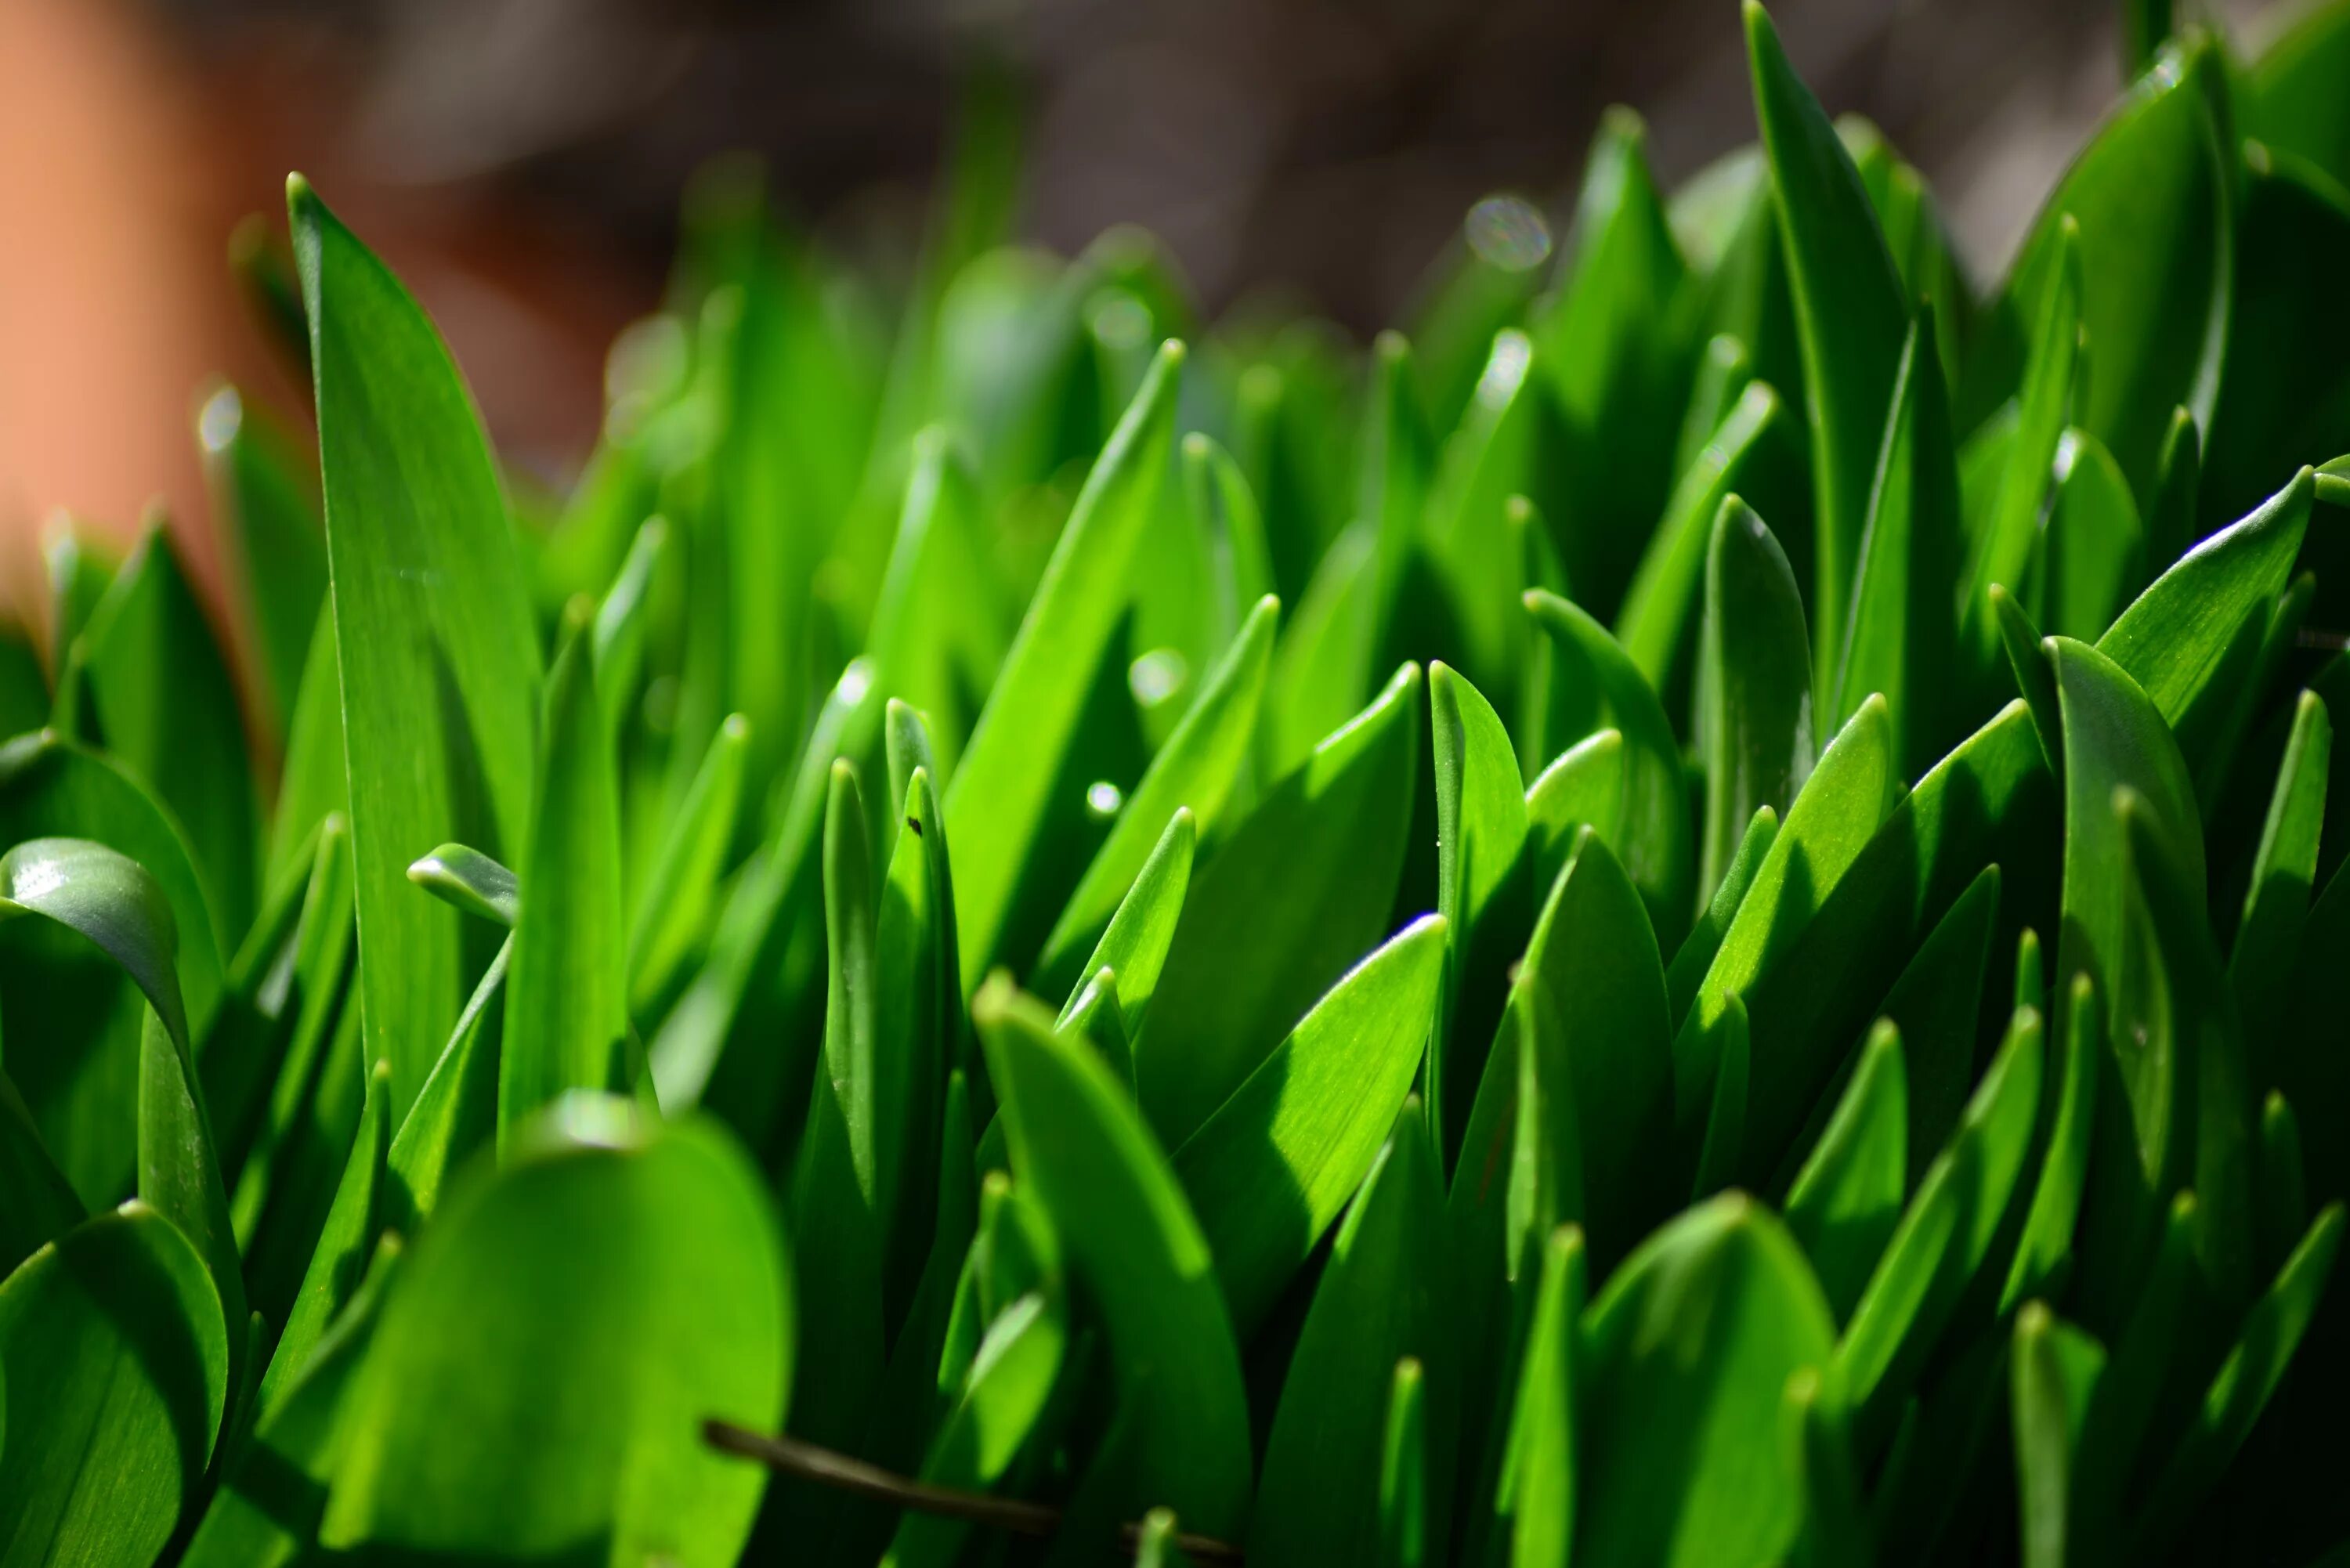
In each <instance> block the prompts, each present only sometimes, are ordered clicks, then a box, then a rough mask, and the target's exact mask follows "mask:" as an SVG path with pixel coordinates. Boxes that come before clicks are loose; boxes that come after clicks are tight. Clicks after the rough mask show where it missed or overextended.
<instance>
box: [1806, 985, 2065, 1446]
mask: <svg viewBox="0 0 2350 1568" xmlns="http://www.w3.org/2000/svg"><path fill="white" fill-rule="evenodd" d="M2042 1036H2043V1029H2042V1026H2041V1022H2040V1015H2039V1014H2038V1013H2036V1012H2031V1011H2030V1010H2028V1009H2026V1010H2019V1011H2018V1012H2016V1014H2015V1017H2014V1019H2013V1021H2012V1023H2010V1024H2009V1026H2008V1032H2007V1040H2006V1042H2005V1043H2004V1044H2002V1046H2001V1047H2000V1052H1999V1054H1998V1055H1997V1056H1995V1057H1993V1058H1992V1060H1991V1068H1990V1070H1989V1071H1988V1072H1986V1073H1985V1074H1984V1075H1983V1081H1982V1083H1981V1085H1979V1086H1978V1087H1977V1088H1976V1090H1975V1094H1974V1097H1973V1099H1971V1100H1970V1101H1969V1102H1968V1105H1967V1109H1966V1114H1965V1116H1963V1117H1962V1118H1961V1119H1960V1123H1959V1130H1958V1133H1957V1135H1956V1136H1955V1137H1953V1138H1952V1139H1951V1140H1950V1143H1949V1144H1948V1145H1947V1146H1946V1147H1944V1148H1943V1150H1942V1152H1941V1153H1940V1154H1939V1155H1938V1156H1936V1157H1935V1159H1934V1163H1933V1164H1932V1165H1930V1166H1929V1167H1928V1168H1927V1170H1926V1175H1925V1178H1924V1179H1923V1180H1921V1181H1920V1182H1919V1183H1918V1190H1917V1193H1916V1195H1915V1196H1914V1197H1912V1198H1911V1199H1910V1200H1909V1207H1908V1209H1907V1210H1905V1211H1904V1212H1903V1214H1902V1216H1901V1223H1900V1225H1899V1227H1898V1228H1897V1229H1896V1230H1895V1231H1894V1233H1893V1239H1892V1240H1891V1241H1889V1242H1887V1245H1886V1249H1885V1253H1884V1256H1883V1257H1882V1258H1880V1259H1879V1260H1878V1262H1877V1269H1876V1272H1874V1273H1872V1274H1871V1275H1870V1276H1869V1281H1868V1284H1867V1286H1866V1289H1864V1290H1863V1291H1862V1293H1861V1297H1860V1301H1859V1303H1858V1304H1857V1305H1856V1306H1855V1307H1854V1308H1853V1314H1852V1321H1851V1322H1850V1323H1849V1324H1846V1328H1845V1332H1844V1338H1843V1341H1842V1342H1841V1343H1840V1344H1839V1345H1837V1347H1836V1367H1837V1370H1838V1372H1839V1374H1840V1375H1841V1376H1843V1377H1844V1378H1845V1379H1846V1391H1847V1397H1849V1398H1850V1399H1851V1401H1852V1404H1853V1408H1854V1410H1855V1412H1856V1415H1857V1416H1858V1417H1859V1427H1860V1430H1861V1434H1862V1436H1863V1438H1864V1440H1874V1439H1875V1438H1881V1437H1882V1436H1883V1435H1884V1434H1886V1433H1888V1432H1890V1431H1891V1429H1892V1427H1893V1417H1894V1416H1895V1414H1896V1413H1898V1410H1899V1408H1900V1402H1901V1400H1902V1399H1904V1398H1905V1397H1908V1394H1909V1392H1910V1390H1911V1388H1912V1386H1914V1385H1915V1384H1916V1382H1917V1380H1918V1376H1919V1374H1920V1372H1921V1371H1922V1370H1923V1369H1924V1367H1925V1366H1927V1364H1928V1361H1929V1357H1931V1356H1932V1355H1933V1354H1934V1352H1935V1350H1936V1348H1937V1346H1938V1345H1939V1343H1940V1341H1941V1339H1942V1337H1943V1335H1944V1333H1945V1331H1946V1330H1947V1329H1948V1328H1949V1327H1950V1322H1951V1319H1952V1316H1953V1314H1955V1313H1956V1311H1957V1309H1958V1307H1959V1303H1960V1298H1961V1297H1962V1296H1964V1295H1965V1294H1966V1293H1967V1290H1968V1287H1969V1285H1970V1283H1971V1282H1972V1281H1973V1279H1974V1277H1975V1275H1976V1273H1977V1272H1980V1270H1981V1268H1982V1266H1983V1264H1984V1263H1985V1262H1986V1261H1988V1260H1989V1257H1990V1254H1991V1248H1992V1243H1993V1241H1995V1240H1996V1239H1997V1237H1998V1235H1999V1232H2000V1230H2001V1226H2002V1222H2003V1221H2004V1220H2005V1219H2006V1216H2007V1212H2008V1210H2009V1208H2010V1206H2011V1205H2012V1202H2013V1200H2014V1197H2015V1192H2016V1189H2017V1187H2018V1185H2019V1184H2020V1181H2021V1179H2022V1172H2023V1164H2024V1160H2025V1158H2026V1157H2027V1156H2028V1155H2029V1154H2030V1153H2031V1151H2032V1144H2033V1124H2034V1118H2035V1117H2036V1116H2037V1115H2038V1113H2039V1106H2040V1091H2041V1084H2042V1080H2043V1077H2044V1075H2045V1073H2046V1055H2047V1052H2046V1047H2045V1044H2044V1043H2043V1038H2042Z"/></svg>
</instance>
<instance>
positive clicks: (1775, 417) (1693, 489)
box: [1535, 381, 1794, 691]
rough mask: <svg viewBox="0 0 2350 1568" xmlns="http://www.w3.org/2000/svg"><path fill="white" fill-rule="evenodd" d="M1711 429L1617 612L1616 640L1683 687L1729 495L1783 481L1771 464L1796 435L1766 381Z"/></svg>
mask: <svg viewBox="0 0 2350 1568" xmlns="http://www.w3.org/2000/svg"><path fill="white" fill-rule="evenodd" d="M1708 435H1709V437H1710V438H1711V439H1709V440H1708V441H1706V442H1705V444H1704V446H1703V447H1701V448H1700V450H1699V452H1698V453H1697V455H1696V457H1695V458H1694V459H1693V460H1692V461H1691V462H1690V466H1689V467H1688V468H1686V469H1685V470H1683V471H1682V473H1681V476H1680V478H1679V481H1678V482H1677V483H1675V484H1674V486H1673V493H1672V497H1671V499H1670V500H1669V501H1668V502H1667V503H1666V504H1665V512H1664V517H1663V520H1662V521H1660V522H1659V523H1658V524H1657V528H1656V532H1655V534H1653V535H1650V537H1649V540H1648V553H1647V554H1646V555H1644V556H1641V557H1640V565H1639V569H1638V571H1636V572H1634V573H1633V575H1632V581H1631V584H1630V586H1629V587H1627V588H1626V589H1625V592H1624V607H1623V608H1622V609H1620V610H1618V611H1617V615H1616V640H1617V641H1618V642H1620V643H1622V644H1623V645H1624V651H1625V652H1626V653H1627V654H1628V655H1629V656H1630V657H1631V659H1632V662H1633V663H1634V664H1635V665H1637V666H1638V667H1639V670H1640V673H1641V674H1642V675H1644V676H1646V677H1647V678H1648V684H1649V685H1650V686H1652V687H1654V688H1656V689H1657V690H1658V691H1674V690H1677V689H1678V688H1679V684H1680V672H1681V671H1683V670H1686V668H1687V666H1688V664H1689V662H1690V657H1691V653H1692V645H1691V639H1690V627H1691V622H1692V620H1693V618H1695V617H1696V615H1697V613H1698V611H1699V608H1700V605H1701V604H1702V603H1703V600H1704V595H1705V556H1706V547H1707V544H1708V542H1709V541H1710V540H1711V537H1712V528H1713V520H1714V518H1715V516H1716V515H1717V514H1719V513H1720V512H1721V504H1722V503H1723V501H1724V500H1726V499H1727V498H1728V497H1729V496H1730V495H1731V493H1733V492H1740V491H1752V493H1756V494H1762V493H1764V492H1766V491H1773V490H1777V489H1781V488H1783V486H1781V485H1776V484H1773V483H1770V476H1769V472H1767V471H1772V470H1774V469H1775V468H1777V467H1783V466H1785V460H1786V459H1787V457H1788V456H1789V455H1790V453H1789V452H1788V451H1787V450H1786V449H1790V448H1792V446H1793V445H1794V432H1793V431H1792V429H1791V423H1790V418H1789V415H1788V413H1787V410H1786V409H1785V408H1784V406H1783V405H1782V404H1781V402H1780V401H1779V394H1778V393H1776V392H1774V391H1773V390H1772V389H1770V388H1769V387H1768V386H1766V385H1764V384H1763V383H1762V382H1760V381H1756V382H1752V383H1750V384H1749V385H1748V386H1747V388H1746V389H1745V390H1744V391H1742V392H1741V393H1740V394H1739V395H1738V400H1737V402H1735V403H1733V404H1731V408H1730V410H1729V411H1728V412H1727V413H1725V414H1723V415H1722V417H1721V424H1720V426H1719V427H1717V428H1716V429H1714V430H1712V431H1709V432H1708ZM1757 480H1760V481H1762V482H1763V483H1762V484H1761V485H1760V486H1759V487H1758V486H1757V485H1756V484H1755V483H1753V482H1755V481H1757ZM1535 586H1536V587H1550V586H1551V585H1549V584H1536V585H1535Z"/></svg>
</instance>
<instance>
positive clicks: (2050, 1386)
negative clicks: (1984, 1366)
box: [2008, 1301, 2106, 1568]
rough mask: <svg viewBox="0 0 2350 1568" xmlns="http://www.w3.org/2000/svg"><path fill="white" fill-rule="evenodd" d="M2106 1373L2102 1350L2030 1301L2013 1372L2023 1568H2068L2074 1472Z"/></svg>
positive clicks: (2020, 1322) (2019, 1317) (2018, 1326)
mask: <svg viewBox="0 0 2350 1568" xmlns="http://www.w3.org/2000/svg"><path fill="white" fill-rule="evenodd" d="M2105 1369H2106V1352H2105V1347H2104V1346H2103V1345H2099V1344H2098V1343H2097V1342H2096V1341H2095V1339H2092V1338H2091V1337H2089V1335H2087V1334H2084V1333H2083V1332H2081V1331H2080V1330H2079V1329H2077V1328H2074V1327H2073V1326H2072V1325H2071V1324H2067V1323H2064V1322H2062V1321H2060V1320H2059V1319H2058V1318H2057V1317H2056V1315H2055V1314H2053V1313H2051V1312H2050V1311H2049V1310H2048V1308H2047V1305H2046V1304H2045V1303H2041V1302H2036V1301H2035V1302H2028V1303H2025V1304H2024V1307H2023V1310H2022V1312H2020V1313H2018V1314H2016V1318H2015V1348H2014V1350H2013V1352H2012V1355H2010V1357H2009V1360H2008V1372H2009V1376H2012V1378H2013V1379H2014V1387H2013V1391H2012V1394H2011V1396H2010V1400H2011V1403H2012V1407H2013V1409H2014V1413H2015V1476H2016V1493H2017V1499H2018V1503H2019V1508H2020V1511H2021V1512H2022V1521H2021V1524H2022V1532H2023V1543H2022V1544H2023V1568H2064V1564H2065V1563H2067V1562H2068V1561H2071V1560H2073V1559H2072V1556H2071V1552H2070V1549H2069V1547H2068V1542H2070V1541H2071V1540H2072V1539H2073V1522H2074V1521H2073V1518H2072V1511H2071V1506H2070V1505H2071V1501H2072V1497H2071V1494H2072V1478H2073V1467H2074V1457H2075V1455H2076V1454H2077V1453H2078V1452H2079V1449H2080V1446H2081V1428H2082V1426H2083V1424H2084V1422H2085V1420H2086V1419H2087V1417H2088V1411H2089V1402H2090V1400H2091V1399H2092V1398H2093V1397H2095V1390H2096V1386H2097V1381H2098V1379H2099V1378H2100V1377H2101V1376H2103V1375H2104V1373H2105ZM2082 1549H2083V1550H2086V1549H2087V1542H2083V1547H2082Z"/></svg>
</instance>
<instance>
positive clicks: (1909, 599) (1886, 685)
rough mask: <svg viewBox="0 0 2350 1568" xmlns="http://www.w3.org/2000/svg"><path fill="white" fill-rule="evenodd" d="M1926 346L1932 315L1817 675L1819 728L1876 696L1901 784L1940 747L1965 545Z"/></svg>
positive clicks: (1890, 411) (1919, 335)
mask: <svg viewBox="0 0 2350 1568" xmlns="http://www.w3.org/2000/svg"><path fill="white" fill-rule="evenodd" d="M1937 342H1938V339H1937V338H1936V337H1935V334H1934V326H1933V317H1931V316H1930V315H1929V314H1926V313H1923V312H1921V313H1920V314H1919V315H1918V320H1917V323H1916V325H1914V326H1913V327H1911V328H1910V331H1909V336H1908V338H1907V339H1906V340H1905V342H1904V345H1903V348H1902V350H1901V363H1900V367H1899V369H1898V372H1897V373H1896V375H1895V377H1894V380H1893V398H1892V401H1891V403H1890V404H1889V405H1888V406H1887V413H1886V420H1885V436H1884V441H1883V442H1882V444H1881V445H1880V446H1879V447H1878V449H1877V469H1876V477H1875V479H1874V481H1873V482H1872V483H1871V484H1870V485H1869V490H1868V508H1867V511H1866V514H1865V517H1866V521H1865V522H1864V523H1863V524H1862V526H1861V532H1860V541H1859V548H1858V554H1857V555H1856V557H1855V558H1854V563H1853V579H1852V610H1851V613H1850V614H1849V615H1848V616H1846V618H1845V634H1844V643H1843V645H1842V647H1840V648H1839V649H1837V650H1836V652H1835V663H1834V664H1832V665H1826V666H1823V667H1822V668H1821V670H1820V675H1821V678H1822V683H1823V686H1824V688H1825V691H1826V693H1827V697H1826V702H1827V706H1826V709H1825V713H1824V715H1823V717H1824V718H1825V721H1826V722H1827V725H1828V726H1829V727H1835V726H1840V725H1842V724H1843V723H1844V722H1845V721H1846V719H1848V718H1850V717H1851V716H1852V714H1853V713H1854V712H1855V711H1857V710H1858V708H1859V706H1860V704H1861V703H1862V702H1864V701H1866V700H1867V698H1868V697H1869V695H1870V694H1871V693H1873V692H1882V693H1883V694H1884V696H1885V700H1886V703H1887V706H1888V708H1889V709H1890V710H1891V718H1892V721H1893V731H1894V736H1895V743H1894V750H1895V753H1896V754H1897V755H1898V756H1899V757H1900V758H1901V761H1902V766H1901V773H1902V776H1903V777H1904V778H1908V777H1911V776H1913V775H1915V774H1922V773H1924V772H1925V771H1926V769H1927V768H1928V767H1929V766H1930V765H1931V764H1932V761H1933V759H1934V758H1935V757H1937V756H1939V754H1940V753H1941V749H1942V747H1943V745H1944V744H1945V742H1947V741H1948V740H1949V739H1950V713H1951V707H1952V704H1951V702H1950V693H1949V691H1948V690H1947V688H1948V687H1949V685H1950V680H1951V678H1952V674H1953V670H1952V667H1951V663H1950V661H1951V659H1953V657H1954V656H1955V654H1956V651H1957V647H1958V632H1957V623H1956V622H1955V620H1954V619H1953V606H1952V604H1951V602H1950V584H1951V583H1952V582H1954V581H1955V580H1957V577H1958V575H1959V572H1960V569H1961V563H1960V554H1961V552H1962V551H1963V549H1964V548H1965V545H1964V543H1963V541H1962V538H1961V531H1962V527H1963V524H1962V522H1961V520H1960V507H1959V473H1958V457H1957V454H1956V453H1955V452H1954V451H1953V450H1952V447H1951V441H1950V406H1949V402H1948V400H1947V398H1946V395H1945V393H1944V389H1943V380H1942V375H1941V369H1940V362H1939V354H1938V352H1937V347H1936V346H1937Z"/></svg>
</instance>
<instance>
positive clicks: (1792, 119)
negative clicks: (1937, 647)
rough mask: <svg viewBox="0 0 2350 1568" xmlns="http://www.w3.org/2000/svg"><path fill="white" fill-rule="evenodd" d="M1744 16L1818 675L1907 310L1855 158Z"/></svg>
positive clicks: (1854, 551) (1839, 613) (1757, 25)
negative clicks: (1779, 284)
mask: <svg viewBox="0 0 2350 1568" xmlns="http://www.w3.org/2000/svg"><path fill="white" fill-rule="evenodd" d="M1745 16H1746V52H1747V57H1748V60H1749V61H1750V63H1751V66H1752V74H1753V83H1754V115H1755V119H1756V120H1757V122H1758V123H1759V124H1760V126H1761V129H1762V135H1763V152H1764V154H1765V156H1766V157H1767V158H1768V159H1769V161H1770V167H1771V184H1772V189H1773V192H1775V193H1776V195H1777V201H1776V202H1774V203H1773V206H1774V207H1775V209H1776V211H1777V213H1778V215H1779V234H1780V238H1781V241H1782V243H1783V245H1784V246H1785V254H1786V261H1787V275H1788V281H1789V284H1790V286H1791V291H1792V293H1793V295H1794V302H1795V319H1796V322H1797V325H1798V328H1799V331H1798V337H1799V339H1800V341H1801V343H1802V345H1803V353H1804V399H1805V403H1806V407H1807V409H1808V410H1809V413H1810V421H1809V422H1810V424H1811V430H1812V472H1813V483H1814V486H1815V489H1816V493H1817V497H1818V523H1817V534H1816V545H1815V555H1814V573H1815V579H1814V586H1813V590H1812V606H1813V610H1814V625H1813V627H1812V636H1813V646H1814V649H1816V650H1817V652H1816V655H1815V658H1814V665H1815V667H1816V668H1819V669H1823V670H1825V669H1828V668H1831V667H1832V666H1833V665H1834V663H1835V659H1836V658H1837V656H1838V655H1839V654H1840V653H1841V651H1842V649H1843V648H1844V644H1845V621H1846V616H1847V614H1848V613H1849V611H1848V607H1849V606H1850V605H1851V603H1852V598H1853V585H1854V583H1855V581H1856V577H1857V563H1858V560H1859V556H1860V546H1861V540H1862V537H1863V535H1864V534H1865V532H1866V527H1867V509H1868V498H1869V492H1870V489H1871V483H1870V482H1871V480H1872V478H1873V476H1874V475H1875V473H1876V471H1877V452H1878V450H1879V448H1880V447H1881V446H1882V444H1883V437H1884V433H1885V427H1886V410H1888V409H1890V408H1892V407H1893V406H1894V405H1893V393H1894V390H1895V387H1896V384H1897V382H1898V379H1899V374H1900V364H1901V356H1902V345H1903V343H1904V341H1905V340H1906V339H1907V337H1908V333H1909V306H1908V296H1907V294H1906V291H1905V290H1904V289H1903V287H1902V284H1901V278H1900V274H1899V273H1898V271H1897V270H1896V268H1895V266H1894V264H1893V256H1892V254H1891V253H1890V252H1889V251H1888V250H1887V248H1886V244H1885V236H1884V234H1882V233H1881V232H1880V231H1879V230H1878V228H1877V215H1876V213H1874V212H1873V211H1872V210H1871V209H1870V207H1869V204H1868V194H1867V192H1866V190H1864V189H1863V187H1862V185H1861V182H1860V175H1859V171H1857V170H1856V169H1855V168H1854V166H1853V161H1852V157H1851V154H1850V153H1848V152H1847V151H1846V150H1845V145H1844V142H1843V141H1842V140H1841V139H1839V138H1838V137H1837V135H1836V133H1835V127H1834V126H1832V125H1830V124H1829V123H1828V119H1827V116H1826V115H1825V113H1823V112H1822V111H1821V109H1820V105H1819V100H1818V99H1814V97H1813V96H1812V94H1811V91H1810V89H1808V88H1805V87H1804V84H1803V83H1802V81H1800V80H1799V79H1797V78H1796V76H1795V73H1794V67H1791V66H1789V65H1788V63H1787V57H1786V53H1785V51H1784V50H1783V49H1782V48H1781V47H1780V44H1779V35H1778V33H1777V31H1776V30H1775V29H1773V26H1771V19H1770V17H1769V16H1767V15H1765V14H1764V12H1763V7H1762V6H1761V5H1759V4H1756V3H1755V0H1748V4H1747V5H1746V11H1745Z"/></svg>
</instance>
